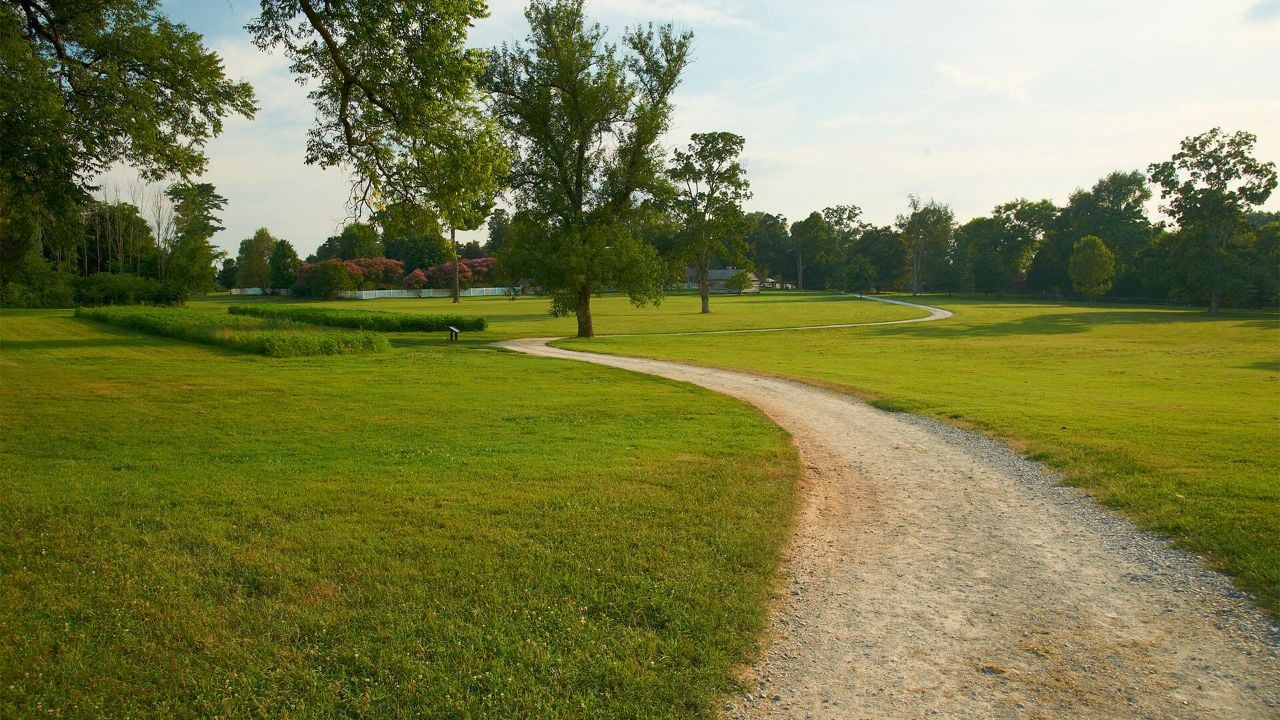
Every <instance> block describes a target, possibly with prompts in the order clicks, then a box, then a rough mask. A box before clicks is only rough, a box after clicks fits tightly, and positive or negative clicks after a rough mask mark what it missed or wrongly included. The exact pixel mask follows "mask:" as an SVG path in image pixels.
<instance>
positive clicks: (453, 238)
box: [449, 225, 462, 303]
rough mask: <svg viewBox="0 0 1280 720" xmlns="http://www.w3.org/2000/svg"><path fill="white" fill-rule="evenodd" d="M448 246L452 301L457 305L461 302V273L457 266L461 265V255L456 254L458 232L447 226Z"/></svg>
mask: <svg viewBox="0 0 1280 720" xmlns="http://www.w3.org/2000/svg"><path fill="white" fill-rule="evenodd" d="M449 244H450V245H451V246H452V247H453V301H454V302H455V303H458V302H462V291H461V290H460V289H459V282H458V274H459V273H460V272H461V271H460V270H459V268H458V266H459V265H461V264H462V254H461V253H459V252H458V231H457V229H455V228H454V227H453V226H452V225H450V226H449Z"/></svg>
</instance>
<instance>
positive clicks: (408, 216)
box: [373, 204, 453, 272]
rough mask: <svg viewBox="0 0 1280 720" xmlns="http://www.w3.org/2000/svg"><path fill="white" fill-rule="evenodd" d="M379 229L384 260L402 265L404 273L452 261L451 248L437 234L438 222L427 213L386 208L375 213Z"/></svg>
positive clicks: (442, 236) (411, 208) (412, 208)
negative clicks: (387, 258)
mask: <svg viewBox="0 0 1280 720" xmlns="http://www.w3.org/2000/svg"><path fill="white" fill-rule="evenodd" d="M373 222H374V224H376V225H377V226H378V227H379V228H381V230H382V245H383V250H384V253H385V256H386V257H389V258H391V259H393V260H399V261H400V262H402V263H404V269H405V272H413V271H414V270H426V269H427V268H429V267H431V266H432V265H439V264H440V263H443V262H448V261H449V260H452V259H453V248H452V247H450V245H449V240H448V239H447V238H445V237H444V235H443V234H442V233H441V232H440V222H439V221H438V220H437V219H436V218H435V217H434V216H432V215H431V214H430V213H429V212H427V211H425V210H422V209H421V208H416V207H413V206H411V205H403V204H398V205H389V206H387V207H385V208H383V209H382V210H379V211H378V212H376V213H374V215H373Z"/></svg>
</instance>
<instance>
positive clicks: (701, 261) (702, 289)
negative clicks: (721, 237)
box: [698, 252, 711, 313]
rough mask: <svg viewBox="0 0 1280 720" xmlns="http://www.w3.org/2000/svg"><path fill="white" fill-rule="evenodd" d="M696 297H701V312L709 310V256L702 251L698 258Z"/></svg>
mask: <svg viewBox="0 0 1280 720" xmlns="http://www.w3.org/2000/svg"><path fill="white" fill-rule="evenodd" d="M698 297H700V298H702V312H704V313H709V312H711V257H710V253H709V252H704V253H703V254H702V257H700V258H698Z"/></svg>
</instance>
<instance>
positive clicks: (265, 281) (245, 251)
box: [236, 228, 279, 288]
mask: <svg viewBox="0 0 1280 720" xmlns="http://www.w3.org/2000/svg"><path fill="white" fill-rule="evenodd" d="M278 243H279V240H277V239H276V238H275V237H274V236H272V235H271V232H270V231H269V230H267V229H266V228H258V229H257V230H255V231H254V233H253V236H252V237H247V238H245V239H244V240H241V241H240V253H239V254H238V255H236V287H238V288H270V287H272V285H271V253H273V252H275V249H276V245H277V244H278Z"/></svg>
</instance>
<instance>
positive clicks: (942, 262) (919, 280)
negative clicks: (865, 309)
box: [897, 195, 956, 295]
mask: <svg viewBox="0 0 1280 720" xmlns="http://www.w3.org/2000/svg"><path fill="white" fill-rule="evenodd" d="M908 204H909V207H910V212H908V213H907V214H905V215H899V216H898V220H897V225H898V231H899V232H900V233H901V234H902V240H903V243H904V244H905V245H906V246H907V258H908V261H909V262H910V264H911V294H912V295H916V294H918V293H919V292H920V291H921V290H923V289H924V288H925V287H933V288H935V289H939V288H938V286H939V285H947V284H948V282H947V281H948V276H949V275H950V273H951V267H950V263H949V260H950V258H951V249H952V244H953V242H954V239H955V224H956V221H955V214H954V213H953V212H952V211H951V208H950V207H948V206H947V205H944V204H942V203H939V202H936V201H934V200H930V201H929V202H928V203H921V202H920V198H918V197H916V196H914V195H912V196H909V197H908Z"/></svg>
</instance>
